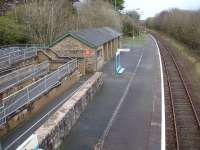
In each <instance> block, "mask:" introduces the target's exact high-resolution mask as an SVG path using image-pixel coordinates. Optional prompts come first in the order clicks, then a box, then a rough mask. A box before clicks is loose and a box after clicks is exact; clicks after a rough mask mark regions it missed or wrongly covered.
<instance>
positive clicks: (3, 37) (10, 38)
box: [0, 16, 28, 45]
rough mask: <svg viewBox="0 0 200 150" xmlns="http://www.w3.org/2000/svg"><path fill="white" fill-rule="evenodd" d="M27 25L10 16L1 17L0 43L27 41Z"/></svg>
mask: <svg viewBox="0 0 200 150" xmlns="http://www.w3.org/2000/svg"><path fill="white" fill-rule="evenodd" d="M27 41H28V38H27V36H26V35H25V26H24V25H22V24H20V23H18V22H16V21H15V20H14V19H13V18H11V17H8V16H1V17H0V45H6V44H12V43H26V42H27Z"/></svg>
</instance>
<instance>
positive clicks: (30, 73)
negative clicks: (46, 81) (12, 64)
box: [0, 61, 49, 93]
mask: <svg viewBox="0 0 200 150" xmlns="http://www.w3.org/2000/svg"><path fill="white" fill-rule="evenodd" d="M48 72H49V62H48V61H45V62H43V63H41V64H38V65H31V66H28V67H25V68H22V69H19V70H17V71H14V72H11V73H9V74H6V75H4V76H2V77H0V93H2V92H4V91H6V90H8V89H9V88H11V87H13V86H15V85H18V84H20V83H22V82H23V81H26V80H29V79H32V78H38V77H40V76H42V75H46V74H47V73H48Z"/></svg>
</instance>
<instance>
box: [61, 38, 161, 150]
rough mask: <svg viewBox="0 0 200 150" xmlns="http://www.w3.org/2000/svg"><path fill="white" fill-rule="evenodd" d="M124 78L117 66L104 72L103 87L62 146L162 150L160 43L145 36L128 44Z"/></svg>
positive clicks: (78, 149)
mask: <svg viewBox="0 0 200 150" xmlns="http://www.w3.org/2000/svg"><path fill="white" fill-rule="evenodd" d="M124 47H125V48H130V49H131V51H130V52H124V53H122V54H121V64H122V66H123V67H124V68H125V72H124V73H123V74H121V75H118V76H116V75H115V72H114V69H115V67H114V66H115V61H114V60H111V61H110V62H109V63H108V64H106V65H105V67H104V68H103V69H102V72H103V80H104V85H103V87H102V88H101V90H100V91H99V92H98V93H97V95H96V96H95V98H94V100H93V102H92V103H91V104H89V106H88V107H87V108H86V110H85V112H84V113H83V114H82V115H81V118H80V120H79V121H78V122H77V124H76V125H75V126H74V128H73V129H72V131H71V133H70V135H69V136H67V137H66V139H65V140H64V141H63V144H62V147H61V149H68V150H93V149H94V148H95V149H96V150H99V149H105V150H122V149H126V150H133V149H134V150H144V149H145V150H160V149H161V139H162V138H161V128H162V122H161V121H162V115H161V110H162V109H161V103H162V90H161V89H162V88H161V69H160V61H159V59H160V58H159V54H158V49H157V46H156V44H155V41H154V40H153V39H152V38H151V37H150V36H149V35H146V36H144V37H143V38H142V39H140V41H138V42H136V43H134V41H132V40H130V39H129V40H128V41H126V42H125V44H124Z"/></svg>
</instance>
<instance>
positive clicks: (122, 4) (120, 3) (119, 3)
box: [107, 0, 124, 10]
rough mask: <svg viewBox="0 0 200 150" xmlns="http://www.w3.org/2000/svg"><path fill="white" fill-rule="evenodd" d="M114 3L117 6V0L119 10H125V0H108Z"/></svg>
mask: <svg viewBox="0 0 200 150" xmlns="http://www.w3.org/2000/svg"><path fill="white" fill-rule="evenodd" d="M107 1H109V2H111V3H112V4H113V6H114V7H115V2H116V9H117V10H123V9H124V0H107Z"/></svg>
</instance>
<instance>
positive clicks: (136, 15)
mask: <svg viewBox="0 0 200 150" xmlns="http://www.w3.org/2000/svg"><path fill="white" fill-rule="evenodd" d="M126 14H127V15H128V16H129V17H131V18H132V19H133V20H135V21H139V20H140V14H139V13H138V12H137V11H136V10H131V11H128V12H127V13H126Z"/></svg>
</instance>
